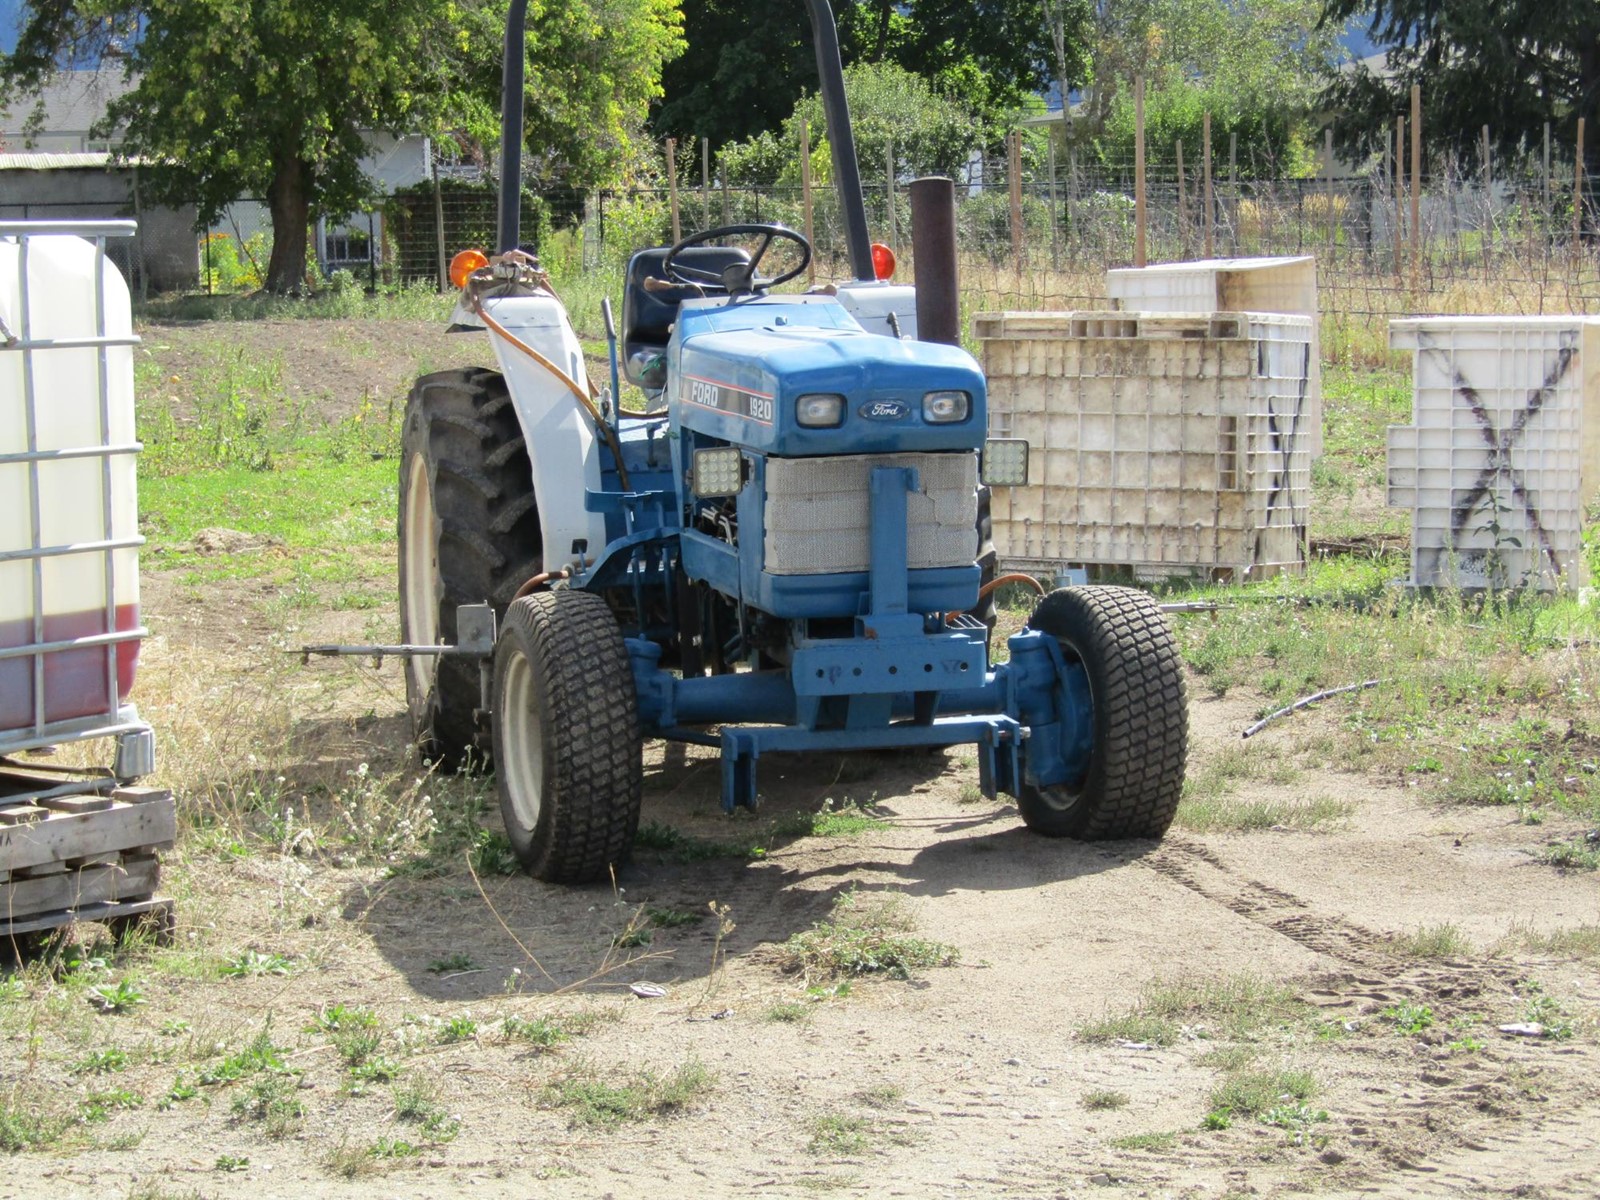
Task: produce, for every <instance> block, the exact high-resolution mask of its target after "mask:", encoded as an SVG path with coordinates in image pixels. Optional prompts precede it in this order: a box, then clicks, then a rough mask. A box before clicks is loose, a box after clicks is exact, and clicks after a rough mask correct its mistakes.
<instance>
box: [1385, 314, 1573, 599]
mask: <svg viewBox="0 0 1600 1200" xmlns="http://www.w3.org/2000/svg"><path fill="white" fill-rule="evenodd" d="M1389 344H1390V345H1391V346H1392V347H1393V348H1394V349H1396V350H1411V351H1413V352H1414V356H1415V357H1414V372H1413V382H1414V388H1415V392H1414V399H1413V407H1412V420H1413V422H1414V423H1413V424H1411V425H1394V426H1390V428H1389V435H1388V443H1389V479H1388V484H1389V488H1388V500H1389V503H1390V504H1391V505H1392V506H1394V507H1397V508H1408V509H1410V510H1411V582H1412V583H1413V584H1414V585H1416V586H1419V587H1466V588H1485V587H1537V588H1539V589H1541V590H1545V591H1552V590H1556V589H1558V588H1561V587H1572V588H1577V587H1581V586H1582V585H1583V584H1584V583H1585V582H1586V574H1585V571H1584V564H1583V554H1582V546H1581V540H1582V533H1583V515H1584V506H1585V505H1586V504H1587V503H1588V502H1590V501H1592V500H1593V499H1594V498H1595V493H1596V490H1597V489H1600V319H1597V318H1584V317H1570V316H1558V317H1427V318H1421V319H1416V320H1405V321H1391V322H1390V324H1389Z"/></svg>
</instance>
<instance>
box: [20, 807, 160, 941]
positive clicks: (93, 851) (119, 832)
mask: <svg viewBox="0 0 1600 1200" xmlns="http://www.w3.org/2000/svg"><path fill="white" fill-rule="evenodd" d="M176 834H177V809H176V805H175V804H174V803H173V799H172V793H171V792H168V791H163V790H159V789H155V788H117V789H116V790H114V791H112V792H111V793H110V794H109V795H100V794H97V793H96V792H95V791H93V790H89V791H87V792H86V793H85V794H82V795H76V796H49V797H46V798H43V799H40V800H39V801H38V802H37V803H20V804H10V805H5V806H0V938H3V937H6V936H8V935H18V934H27V933H37V932H40V931H42V930H46V929H53V928H56V927H58V926H62V925H69V924H73V923H75V922H80V921H104V922H109V923H112V924H113V925H119V924H120V925H124V926H125V925H128V924H130V923H132V922H134V921H136V920H137V921H146V922H149V923H151V924H153V925H154V927H155V928H156V930H157V932H158V933H161V932H163V931H170V927H171V922H172V911H173V906H172V901H171V900H168V899H165V898H162V897H160V896H158V895H157V894H156V891H157V888H158V887H159V885H160V882H161V861H160V859H159V857H158V854H159V852H160V851H162V850H165V849H167V848H169V847H170V846H171V845H172V842H173V839H174V837H175V836H176Z"/></svg>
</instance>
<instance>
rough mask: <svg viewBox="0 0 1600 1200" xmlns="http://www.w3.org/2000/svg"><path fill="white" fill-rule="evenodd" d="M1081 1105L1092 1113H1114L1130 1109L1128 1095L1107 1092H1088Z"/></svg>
mask: <svg viewBox="0 0 1600 1200" xmlns="http://www.w3.org/2000/svg"><path fill="white" fill-rule="evenodd" d="M1079 1103H1081V1104H1082V1105H1083V1106H1084V1107H1085V1108H1087V1109H1088V1110H1089V1111H1090V1112H1112V1111H1115V1110H1116V1109H1119V1108H1126V1107H1128V1093H1126V1092H1111V1091H1105V1090H1100V1091H1093V1092H1087V1093H1085V1095H1084V1097H1083V1099H1082V1100H1081V1101H1079Z"/></svg>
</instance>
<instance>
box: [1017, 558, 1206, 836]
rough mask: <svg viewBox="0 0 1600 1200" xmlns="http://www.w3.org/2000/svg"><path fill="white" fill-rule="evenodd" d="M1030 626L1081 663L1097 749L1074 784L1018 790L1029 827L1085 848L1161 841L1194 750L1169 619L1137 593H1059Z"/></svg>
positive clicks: (1109, 590)
mask: <svg viewBox="0 0 1600 1200" xmlns="http://www.w3.org/2000/svg"><path fill="white" fill-rule="evenodd" d="M1028 628H1030V629H1036V630H1038V631H1040V632H1041V633H1047V634H1049V635H1051V636H1052V637H1054V638H1056V640H1057V641H1059V642H1060V644H1061V649H1062V651H1063V653H1064V654H1065V656H1066V658H1067V661H1068V662H1069V663H1070V662H1078V663H1082V664H1083V669H1084V672H1085V673H1086V674H1087V676H1088V680H1089V692H1090V695H1091V697H1092V702H1093V705H1094V714H1093V718H1094V748H1093V749H1092V751H1091V752H1090V759H1089V769H1088V771H1087V772H1086V773H1085V775H1084V777H1083V778H1082V779H1081V780H1079V781H1077V782H1076V783H1074V784H1059V785H1056V786H1053V787H1046V788H1038V787H1033V786H1032V785H1029V784H1026V783H1024V784H1023V785H1022V787H1021V789H1020V791H1021V795H1019V796H1018V797H1017V801H1018V806H1019V807H1020V808H1021V810H1022V819H1023V821H1024V822H1026V824H1027V826H1028V828H1030V829H1032V830H1033V831H1034V832H1036V833H1042V834H1044V835H1046V836H1047V837H1071V838H1077V839H1079V840H1080V841H1086V842H1097V841H1107V840H1111V839H1114V838H1159V837H1160V836H1161V835H1162V834H1164V833H1166V831H1167V828H1168V826H1170V825H1171V824H1172V819H1173V817H1174V816H1175V815H1176V814H1177V811H1178V801H1179V799H1180V798H1181V796H1182V793H1183V773H1184V762H1185V757H1186V755H1187V753H1188V745H1189V707H1188V694H1187V689H1186V687H1185V685H1184V677H1183V663H1182V660H1181V659H1180V658H1179V655H1178V647H1177V642H1176V641H1175V640H1174V638H1173V636H1172V630H1171V628H1170V627H1169V626H1168V624H1167V619H1166V616H1165V614H1164V613H1162V611H1161V610H1160V608H1158V607H1157V606H1156V603H1155V601H1154V600H1152V599H1151V598H1150V597H1149V596H1147V595H1146V594H1145V593H1143V592H1141V591H1137V590H1135V589H1134V588H1123V587H1072V588H1057V589H1056V590H1055V591H1053V592H1051V593H1050V594H1049V595H1048V596H1046V597H1045V598H1044V599H1043V600H1041V601H1040V602H1039V607H1038V608H1036V609H1035V610H1034V613H1033V616H1031V617H1030V618H1029V619H1028Z"/></svg>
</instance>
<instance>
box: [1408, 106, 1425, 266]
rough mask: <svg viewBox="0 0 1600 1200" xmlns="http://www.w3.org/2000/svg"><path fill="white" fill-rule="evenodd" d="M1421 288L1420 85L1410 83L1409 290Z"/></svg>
mask: <svg viewBox="0 0 1600 1200" xmlns="http://www.w3.org/2000/svg"><path fill="white" fill-rule="evenodd" d="M1421 290H1422V85H1421V84H1420V83H1413V84H1412V85H1411V291H1412V293H1413V294H1415V293H1417V292H1420V291H1421Z"/></svg>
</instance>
